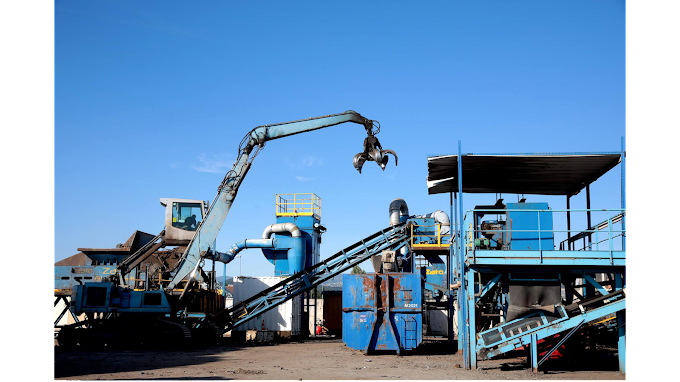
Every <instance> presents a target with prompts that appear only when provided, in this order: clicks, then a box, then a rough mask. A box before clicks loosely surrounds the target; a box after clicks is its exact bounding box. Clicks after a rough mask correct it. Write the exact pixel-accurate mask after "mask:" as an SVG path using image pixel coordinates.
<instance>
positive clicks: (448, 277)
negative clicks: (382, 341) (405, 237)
mask: <svg viewBox="0 0 680 382" xmlns="http://www.w3.org/2000/svg"><path fill="white" fill-rule="evenodd" d="M449 216H454V215H453V191H451V192H449ZM455 229H456V227H455V226H453V227H451V229H450V230H449V254H448V256H447V257H446V293H447V298H446V299H447V301H448V306H447V309H448V313H449V314H448V315H447V317H448V319H447V322H446V324H447V328H448V334H449V344H451V345H453V299H452V298H451V296H452V295H453V292H452V291H451V279H452V275H451V272H452V267H451V259H452V257H453V231H454V230H455Z"/></svg>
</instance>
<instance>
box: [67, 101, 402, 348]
mask: <svg viewBox="0 0 680 382" xmlns="http://www.w3.org/2000/svg"><path fill="white" fill-rule="evenodd" d="M346 122H352V123H357V124H360V125H362V126H364V129H365V131H366V134H367V137H366V139H365V140H364V143H363V146H364V148H363V151H362V152H360V153H359V154H356V155H355V156H354V158H353V164H354V167H355V168H356V169H357V170H358V171H359V173H361V169H362V166H363V164H364V162H365V161H375V162H376V163H377V164H378V165H379V166H380V167H381V168H382V169H383V170H384V169H385V166H386V165H387V162H388V154H392V155H394V156H395V164H396V153H394V152H393V151H392V150H384V149H382V146H381V145H380V142H379V141H378V139H377V137H376V134H378V133H379V132H380V125H379V123H378V122H377V121H372V120H369V119H367V118H364V117H363V116H361V115H360V114H358V113H356V112H354V111H347V112H344V113H340V114H333V115H327V116H323V117H317V118H309V119H305V120H298V121H292V122H285V123H279V124H273V125H264V126H259V127H256V128H255V129H253V130H251V131H250V132H249V133H248V134H246V136H245V137H244V138H243V140H242V141H241V145H240V147H239V154H238V158H237V159H236V161H235V163H234V165H233V167H232V169H231V170H230V171H229V172H228V173H227V174H226V175H225V177H224V179H223V181H222V182H221V184H220V186H219V187H218V193H217V195H216V197H215V199H214V200H213V202H212V204H211V205H210V206H209V208H207V207H208V206H204V204H203V203H202V202H199V203H193V202H192V201H187V200H179V199H178V200H170V199H162V200H161V204H163V205H164V206H165V207H166V214H165V215H166V224H165V230H163V231H162V232H161V233H160V234H159V235H157V236H156V237H154V238H153V239H151V240H149V241H148V242H147V243H146V244H144V245H143V246H141V247H139V249H138V250H137V251H135V252H134V253H132V254H130V255H129V256H127V257H125V258H124V259H118V263H117V266H116V269H115V272H114V274H113V275H112V276H111V277H107V278H106V279H102V280H101V281H100V282H97V281H96V280H94V279H93V280H84V282H83V280H80V282H79V283H78V285H72V288H71V301H70V310H71V311H72V313H73V314H74V315H79V314H81V313H85V314H86V315H87V320H85V321H81V322H78V323H76V324H73V325H70V326H67V327H64V328H62V330H61V331H60V333H59V337H58V339H59V341H60V343H63V344H74V343H84V342H88V341H90V340H93V339H95V338H94V337H96V339H99V340H105V341H106V340H111V339H112V338H115V337H121V334H124V333H129V332H131V330H130V328H133V327H134V328H135V329H139V328H144V327H149V328H158V327H159V326H162V325H165V328H168V330H167V331H168V332H172V331H173V330H174V332H175V334H178V335H179V336H180V337H187V336H192V335H193V333H208V334H207V335H208V336H214V337H219V336H221V333H222V332H223V331H228V330H229V329H230V328H232V327H234V326H235V325H238V324H239V323H241V322H245V321H246V320H247V319H250V318H252V317H254V315H253V314H255V313H262V312H264V311H266V310H269V309H272V308H274V307H275V306H276V305H277V304H279V303H281V302H284V301H286V300H288V299H289V298H292V297H293V295H291V294H290V293H289V292H291V291H294V292H293V293H294V294H295V295H297V294H299V293H303V292H305V291H308V290H310V289H311V288H313V287H314V285H313V283H312V281H313V279H314V277H316V278H317V279H318V280H321V281H319V282H322V281H323V280H325V276H326V275H327V273H328V272H331V271H335V272H342V270H344V269H345V268H344V267H345V266H346V265H347V264H352V261H359V262H360V261H364V260H366V259H367V258H368V257H366V256H369V254H373V253H374V252H373V251H377V250H383V249H394V248H400V247H401V246H402V245H403V244H404V240H405V239H404V237H403V233H402V231H403V229H402V228H392V229H389V230H387V231H381V232H380V233H379V234H376V235H373V236H371V237H369V238H367V239H366V240H367V242H371V245H372V246H374V248H371V247H368V244H366V243H362V244H363V245H364V246H367V247H366V248H368V251H365V252H367V253H358V251H357V249H356V248H355V246H351V247H349V248H348V251H349V253H348V252H343V253H341V254H338V255H337V256H335V257H332V259H336V258H342V261H343V263H342V264H335V268H333V267H330V263H328V261H329V260H331V259H328V260H326V262H322V263H320V264H321V265H323V266H324V267H323V268H319V267H318V266H319V265H320V264H318V263H316V262H318V260H319V251H318V248H319V247H318V245H319V238H320V234H321V232H322V231H323V228H322V227H321V226H320V225H319V224H318V223H319V222H318V215H315V214H314V212H312V214H311V215H309V216H302V215H300V214H296V211H295V208H297V206H293V207H292V208H293V209H292V211H283V212H282V215H281V216H279V217H277V220H278V223H276V224H274V225H272V226H270V227H268V229H269V232H268V236H267V237H266V238H264V237H263V238H262V239H256V240H244V241H243V242H239V243H237V244H236V245H234V246H233V247H232V248H231V249H230V250H229V251H228V252H226V253H222V252H218V251H217V250H216V249H215V248H214V245H215V239H216V237H217V234H218V233H219V230H220V228H221V226H222V224H223V223H224V220H225V219H226V217H227V214H228V213H229V210H230V208H231V205H232V203H233V201H234V199H235V197H236V194H237V192H238V189H239V187H240V185H241V183H242V181H243V179H244V178H245V175H246V174H247V173H248V170H249V169H250V166H251V165H252V161H253V160H254V158H255V157H256V156H257V154H258V153H259V152H260V150H262V148H264V145H265V143H266V142H268V141H270V140H274V139H279V138H283V137H287V136H290V135H294V134H300V133H304V132H308V131H313V130H317V129H321V128H325V127H329V126H334V125H338V124H342V123H346ZM284 205H286V206H287V205H288V203H284ZM204 207H205V208H204ZM286 214H288V216H284V215H286ZM298 225H299V226H302V227H303V229H302V230H300V229H299V227H298ZM265 232H267V230H265ZM271 234H276V237H274V238H273V239H272V238H270V237H269V236H271ZM166 246H177V248H179V251H173V253H174V254H177V252H179V255H178V256H177V257H176V258H172V259H171V260H173V261H166V260H168V259H170V258H159V257H158V250H159V249H161V248H164V247H166ZM249 246H250V247H258V248H263V251H264V253H265V256H266V257H267V258H268V259H269V260H270V261H271V262H272V263H274V265H275V272H276V273H277V274H281V275H291V277H289V280H284V281H283V282H282V283H283V284H285V285H286V288H285V290H284V293H283V296H281V295H280V294H279V292H278V291H275V289H276V288H270V289H269V290H267V291H264V292H262V293H261V294H260V295H262V296H264V298H265V300H266V303H265V305H264V306H263V307H259V308H258V307H255V306H249V305H248V304H249V301H245V302H242V303H241V304H240V306H239V307H238V308H235V309H232V310H226V311H225V310H220V309H219V308H220V307H215V306H210V309H205V305H206V304H204V303H203V302H204V301H203V300H204V298H207V300H208V301H210V300H215V298H216V297H217V296H216V289H215V288H214V287H215V285H214V282H212V281H211V282H209V283H206V282H204V281H205V280H204V279H202V278H201V275H202V274H204V272H203V269H202V263H203V260H204V259H211V260H214V261H220V262H224V263H228V262H230V261H231V260H233V259H234V257H235V255H236V253H237V252H238V251H240V250H242V249H244V248H248V247H249ZM366 248H365V249H366ZM154 257H155V258H156V259H157V260H159V261H160V263H161V267H159V268H158V269H157V270H156V273H155V274H154V277H152V274H151V273H150V272H146V273H145V274H144V275H143V276H144V278H143V279H141V280H140V279H139V277H140V276H142V273H141V272H140V266H142V265H144V264H145V263H146V264H148V262H149V261H150V259H152V258H154ZM310 269H313V270H312V271H308V270H310ZM301 273H307V274H306V275H304V276H300V274H301ZM334 274H337V273H334ZM334 274H331V276H330V277H332V275H334ZM156 275H157V276H158V277H155V276H156ZM311 276H314V277H311ZM298 280H303V281H304V283H303V284H302V285H297V284H296V282H297V281H298ZM310 280H311V281H310ZM294 284H295V285H296V286H295V287H293V285H294ZM141 285H143V287H141ZM260 295H258V296H260ZM281 297H283V299H281ZM273 299H278V300H276V302H273ZM254 300H257V298H256V299H254ZM254 300H253V301H254ZM258 301H259V300H258ZM196 304H198V305H199V306H201V307H203V308H204V309H201V310H199V311H196V309H192V306H195V305H196ZM256 304H257V302H256ZM208 305H210V304H208ZM239 309H244V311H240V310H239ZM234 311H239V312H238V314H237V315H233V314H232V313H234ZM255 315H256V314H255ZM145 325H147V326H145ZM134 331H136V332H142V333H144V332H145V331H144V330H134ZM214 337H213V338H214Z"/></svg>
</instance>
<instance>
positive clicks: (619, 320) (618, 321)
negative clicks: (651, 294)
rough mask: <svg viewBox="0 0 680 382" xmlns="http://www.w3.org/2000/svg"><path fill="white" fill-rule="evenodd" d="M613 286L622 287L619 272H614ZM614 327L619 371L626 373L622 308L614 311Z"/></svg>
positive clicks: (619, 288)
mask: <svg viewBox="0 0 680 382" xmlns="http://www.w3.org/2000/svg"><path fill="white" fill-rule="evenodd" d="M614 286H615V288H616V290H617V291H618V290H621V289H622V288H623V280H622V277H621V273H619V272H616V273H615V274H614ZM616 327H617V328H618V330H617V331H618V336H619V342H618V345H619V346H618V348H619V349H618V350H619V371H620V372H621V373H624V374H625V373H626V311H625V310H622V311H619V312H616Z"/></svg>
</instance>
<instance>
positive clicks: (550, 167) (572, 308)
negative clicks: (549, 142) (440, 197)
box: [427, 142, 626, 372]
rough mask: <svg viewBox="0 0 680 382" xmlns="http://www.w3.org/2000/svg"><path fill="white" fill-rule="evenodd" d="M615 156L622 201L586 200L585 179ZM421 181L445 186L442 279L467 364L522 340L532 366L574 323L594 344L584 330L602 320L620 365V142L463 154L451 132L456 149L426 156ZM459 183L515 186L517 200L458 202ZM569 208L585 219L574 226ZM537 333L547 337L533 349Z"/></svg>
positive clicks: (511, 189)
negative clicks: (446, 269) (538, 198)
mask: <svg viewBox="0 0 680 382" xmlns="http://www.w3.org/2000/svg"><path fill="white" fill-rule="evenodd" d="M619 164H620V167H621V208H620V209H616V208H614V209H612V208H609V209H602V208H599V209H596V208H591V206H590V184H591V183H592V182H594V181H596V180H597V179H598V178H599V177H601V176H602V175H603V174H605V173H607V172H608V171H610V170H611V169H613V168H614V167H616V166H617V165H619ZM489 174H494V176H491V177H490V176H489ZM427 183H428V193H429V194H437V193H448V194H450V196H451V213H452V214H453V216H454V217H455V222H454V224H455V227H456V229H455V230H454V233H455V234H454V235H453V237H452V239H453V241H452V246H451V252H450V255H449V259H450V261H451V262H450V264H451V272H450V274H451V277H450V280H449V282H448V283H449V284H450V285H451V288H452V293H451V295H452V300H454V299H455V300H456V303H457V308H456V315H457V320H455V321H457V323H458V330H457V334H458V336H457V345H458V348H459V349H462V350H463V355H464V360H465V363H464V366H465V368H466V369H475V368H477V363H478V362H479V361H482V360H486V359H489V358H492V357H496V356H499V355H502V354H505V353H507V352H509V351H512V350H515V349H518V348H521V347H525V346H526V347H528V348H529V354H530V356H529V361H530V363H531V367H532V369H533V371H537V370H538V368H539V366H541V365H542V364H543V363H544V362H546V360H547V359H548V358H549V357H550V356H551V354H553V353H554V352H555V351H556V349H558V348H560V347H561V346H563V345H564V344H565V343H566V341H568V340H569V339H570V338H574V337H575V336H574V334H575V333H577V332H578V331H580V330H581V331H583V330H588V331H590V332H591V335H589V336H588V341H589V343H587V344H579V346H586V347H588V348H590V349H591V351H593V352H594V351H595V348H596V346H595V341H597V340H598V339H597V338H595V336H594V335H592V330H593V329H594V328H595V327H596V326H599V325H603V323H610V324H612V325H611V326H609V327H605V329H607V328H609V329H608V330H610V331H612V332H613V334H614V337H618V340H617V345H618V358H619V368H620V370H621V371H622V372H625V307H626V293H625V264H626V251H625V232H626V231H625V152H624V150H623V142H622V150H621V152H595V153H566V154H565V153H559V154H546V153H538V154H466V155H462V154H461V151H460V142H459V145H458V155H445V156H437V157H430V158H428V182H427ZM584 189H585V191H586V192H585V194H586V198H585V199H586V208H585V209H571V208H570V201H571V198H572V197H574V196H575V195H576V194H578V193H579V192H581V191H582V190H584ZM464 193H480V194H483V193H489V194H494V193H495V194H496V195H498V194H501V193H502V194H504V195H508V194H517V198H518V202H517V203H507V204H505V203H503V200H502V199H499V200H497V202H496V203H495V204H493V205H483V206H480V205H478V206H476V207H475V208H474V209H472V210H468V211H467V212H465V210H464V209H463V194H464ZM524 194H531V195H562V196H566V206H567V208H566V209H550V207H549V206H548V204H547V203H544V202H527V201H526V199H524V197H523V195H524ZM520 195H522V199H521V200H520ZM454 198H455V199H454ZM454 200H455V202H454ZM454 208H455V209H456V210H457V211H456V212H455V214H454V212H453V210H454ZM574 215H580V217H582V219H580V221H582V222H583V221H585V222H586V225H585V226H584V227H582V228H575V227H572V223H573V221H572V216H574ZM558 217H561V218H566V219H565V220H566V222H565V220H562V222H565V223H566V224H564V225H562V224H557V223H558V222H559V221H560V220H558ZM593 221H596V222H597V221H599V223H595V224H593ZM608 317H614V318H613V319H610V318H608ZM452 324H453V323H452ZM558 334H559V337H555V336H556V335H558ZM539 342H543V344H544V345H545V346H546V348H545V350H546V351H545V354H542V355H541V357H540V358H539V357H538V355H539V350H538V348H539Z"/></svg>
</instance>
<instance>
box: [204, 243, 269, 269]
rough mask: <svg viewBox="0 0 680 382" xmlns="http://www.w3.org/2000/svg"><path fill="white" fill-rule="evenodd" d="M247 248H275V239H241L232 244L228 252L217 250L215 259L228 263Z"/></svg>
mask: <svg viewBox="0 0 680 382" xmlns="http://www.w3.org/2000/svg"><path fill="white" fill-rule="evenodd" d="M246 248H274V240H273V239H268V240H265V239H246V240H241V241H239V242H237V243H236V244H234V245H232V246H231V248H229V250H228V251H227V252H217V253H216V254H215V256H214V257H213V260H215V261H219V262H221V263H225V264H228V263H229V262H231V261H232V260H234V258H236V255H238V253H239V252H241V251H243V250H244V249H246Z"/></svg>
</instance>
